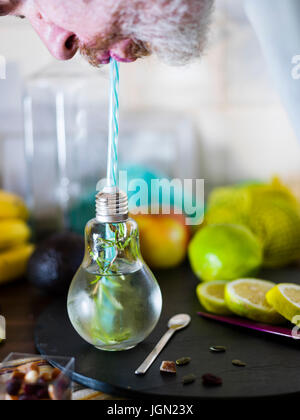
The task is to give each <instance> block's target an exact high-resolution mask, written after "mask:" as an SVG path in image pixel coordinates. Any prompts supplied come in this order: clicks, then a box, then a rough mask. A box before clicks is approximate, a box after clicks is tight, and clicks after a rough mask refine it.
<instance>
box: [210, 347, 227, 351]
mask: <svg viewBox="0 0 300 420" xmlns="http://www.w3.org/2000/svg"><path fill="white" fill-rule="evenodd" d="M209 350H210V351H211V352H212V353H225V351H226V350H227V349H226V347H225V346H212V347H210V348H209Z"/></svg>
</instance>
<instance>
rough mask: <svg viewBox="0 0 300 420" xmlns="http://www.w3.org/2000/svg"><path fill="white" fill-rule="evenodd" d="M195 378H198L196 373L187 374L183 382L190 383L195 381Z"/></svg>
mask: <svg viewBox="0 0 300 420" xmlns="http://www.w3.org/2000/svg"><path fill="white" fill-rule="evenodd" d="M195 380H196V376H195V375H194V374H191V375H186V376H184V377H183V378H182V383H183V385H188V384H192V383H193V382H195Z"/></svg>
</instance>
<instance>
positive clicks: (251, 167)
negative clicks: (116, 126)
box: [0, 0, 300, 192]
mask: <svg viewBox="0 0 300 420" xmlns="http://www.w3.org/2000/svg"><path fill="white" fill-rule="evenodd" d="M216 3H217V6H216V13H215V15H214V22H213V26H212V32H211V35H210V40H209V46H208V48H207V50H206V53H205V56H204V58H203V59H202V60H201V61H199V62H197V63H194V64H191V65H188V66H187V67H179V68H172V67H168V66H165V65H163V64H161V63H159V62H157V60H156V59H155V58H154V57H153V58H149V59H148V58H147V59H145V60H143V61H140V62H137V63H135V64H131V65H122V68H121V90H122V98H121V106H122V110H123V112H129V113H130V115H131V117H132V116H133V118H134V115H138V113H140V112H143V111H147V112H148V113H149V112H150V114H151V112H154V111H156V112H159V114H160V118H162V119H166V120H168V118H169V116H168V115H169V114H170V113H172V114H173V113H174V116H176V115H180V116H181V117H182V118H185V119H186V120H187V121H190V122H191V125H193V127H195V130H196V135H197V145H195V146H191V144H192V143H190V142H189V143H188V144H189V146H188V147H195V151H193V150H192V151H191V150H190V151H189V152H190V153H189V154H188V153H187V151H186V150H185V146H186V147H187V145H185V138H184V135H182V136H181V146H180V150H181V152H180V153H181V156H182V162H181V163H182V164H183V165H184V166H185V167H186V172H185V173H182V175H184V176H187V177H188V176H189V174H190V175H191V177H192V176H193V177H194V176H199V177H204V178H205V179H206V180H207V182H208V183H209V184H211V185H216V184H225V183H229V182H231V181H238V180H243V179H249V178H255V179H256V178H268V177H270V176H272V175H273V174H279V175H281V176H283V177H287V178H290V177H296V176H298V175H299V173H300V143H299V142H298V141H297V140H296V138H295V135H294V133H293V131H292V129H291V126H290V124H289V121H288V118H287V115H286V113H285V111H284V109H283V108H282V106H281V103H280V100H279V98H278V95H277V93H276V91H275V90H274V88H273V86H272V82H271V79H270V76H269V74H268V71H267V67H266V65H265V62H264V59H263V57H262V54H261V51H260V47H259V44H258V41H257V39H256V36H255V33H254V31H253V29H252V27H251V25H250V24H249V22H248V20H247V17H246V16H245V13H244V10H243V4H242V3H243V2H241V1H236V0H217V2H216ZM0 55H2V56H4V57H5V58H6V60H7V66H8V67H7V80H0V98H1V100H0V165H1V166H0V176H1V178H0V179H2V184H3V183H4V186H5V188H8V189H12V190H14V191H16V192H23V191H24V189H25V187H26V186H25V183H26V180H25V177H24V170H25V169H24V168H25V163H24V157H23V148H22V141H23V124H22V106H21V97H22V86H23V84H24V80H25V79H26V78H27V77H28V76H30V75H32V74H33V73H35V72H37V71H39V70H40V69H41V68H43V67H45V66H47V65H49V64H50V63H52V62H53V60H52V58H51V57H50V55H49V53H48V51H47V50H46V48H45V47H44V45H43V44H42V43H41V41H40V40H39V38H38V36H37V35H36V34H35V33H34V31H33V30H32V28H31V27H30V25H29V24H28V22H26V21H25V20H20V19H16V18H1V25H0ZM78 61H81V59H76V60H75V61H74V62H73V64H72V65H74V66H75V65H77V62H78ZM84 68H85V71H86V72H87V74H89V72H90V69H89V67H88V66H87V65H86V66H85V67H84ZM99 89H100V88H99ZM137 118H138V117H137ZM171 122H172V118H171V119H170V124H171ZM121 133H122V128H121ZM121 141H122V137H121ZM185 152H186V155H187V156H189V158H192V159H193V161H194V162H193V164H191V167H189V166H190V165H189V163H188V160H184V155H185ZM191 168H193V169H191ZM7 174H9V175H7ZM172 175H173V174H172ZM0 182H1V181H0Z"/></svg>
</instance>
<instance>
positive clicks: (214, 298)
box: [196, 280, 231, 315]
mask: <svg viewBox="0 0 300 420" xmlns="http://www.w3.org/2000/svg"><path fill="white" fill-rule="evenodd" d="M226 284H227V282H226V281H224V280H216V281H211V282H208V283H200V284H199V285H198V287H197V289H196V292H197V296H198V299H199V300H200V303H201V305H202V306H203V307H204V308H205V309H206V310H207V311H208V312H212V313H214V314H218V315H228V314H231V312H230V311H229V309H228V308H227V306H226V303H225V299H224V292H225V286H226Z"/></svg>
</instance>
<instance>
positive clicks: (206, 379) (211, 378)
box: [202, 373, 223, 386]
mask: <svg viewBox="0 0 300 420" xmlns="http://www.w3.org/2000/svg"><path fill="white" fill-rule="evenodd" d="M202 383H203V385H204V386H220V385H222V384H223V379H222V378H220V377H219V376H216V375H212V374H211V373H206V374H205V375H203V376H202Z"/></svg>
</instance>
